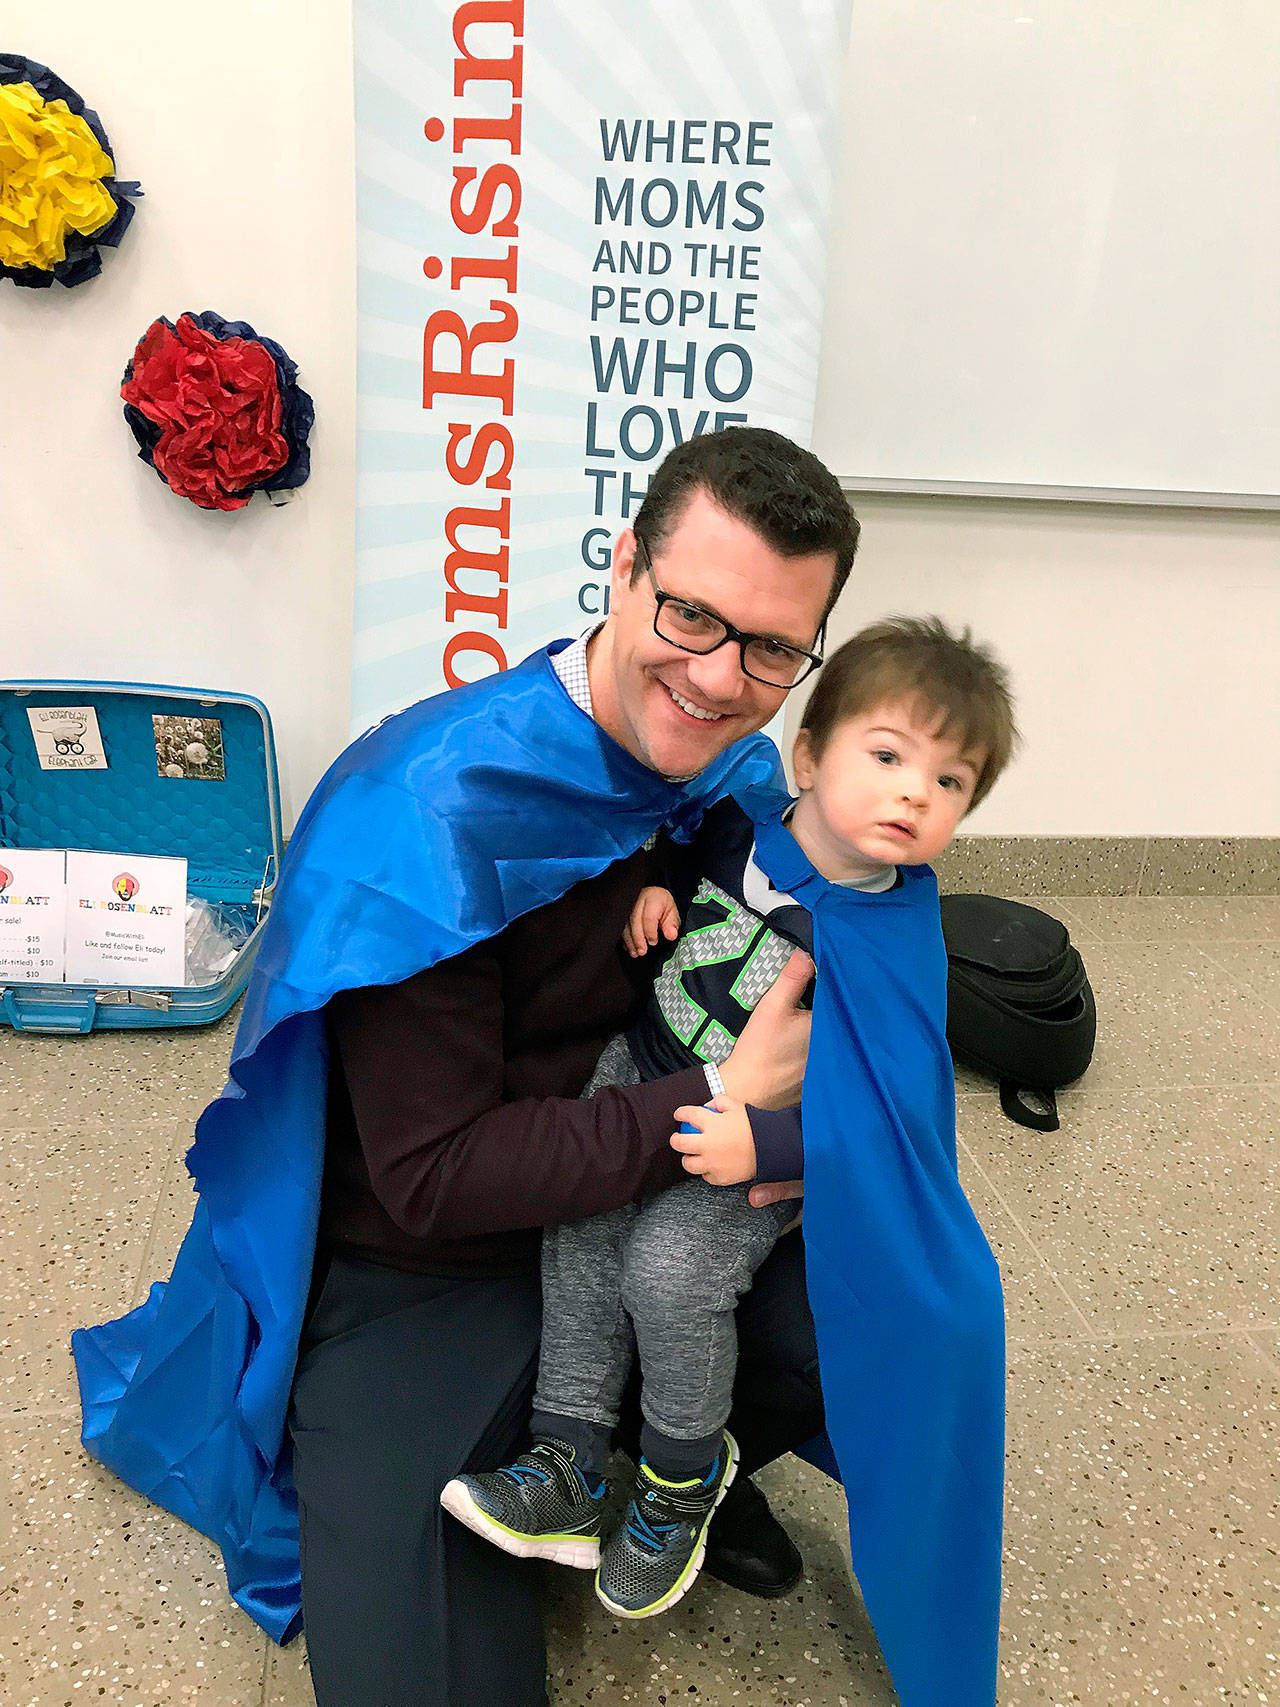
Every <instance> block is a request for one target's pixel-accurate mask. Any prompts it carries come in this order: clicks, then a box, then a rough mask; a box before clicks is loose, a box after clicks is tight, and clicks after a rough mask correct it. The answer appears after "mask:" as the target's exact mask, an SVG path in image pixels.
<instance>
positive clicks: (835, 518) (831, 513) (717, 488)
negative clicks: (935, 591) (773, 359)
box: [632, 427, 860, 622]
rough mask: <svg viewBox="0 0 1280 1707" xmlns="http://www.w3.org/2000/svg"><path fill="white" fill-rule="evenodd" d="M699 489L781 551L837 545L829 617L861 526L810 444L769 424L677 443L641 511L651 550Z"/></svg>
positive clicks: (801, 553) (640, 526)
mask: <svg viewBox="0 0 1280 1707" xmlns="http://www.w3.org/2000/svg"><path fill="white" fill-rule="evenodd" d="M695 492H705V493H706V495H707V496H708V498H710V499H711V500H712V502H713V503H715V504H718V505H719V506H720V508H721V509H722V510H724V511H725V512H726V514H728V515H731V516H733V517H734V518H735V519H736V520H738V521H741V522H746V524H747V526H748V527H751V528H754V529H755V531H756V532H757V533H758V534H759V535H760V537H761V538H762V539H763V540H765V542H766V543H767V544H768V545H770V546H772V548H773V549H774V550H775V551H776V552H778V553H779V554H780V555H781V556H783V557H808V556H811V555H813V554H816V553H817V552H821V551H830V552H832V553H833V554H834V555H835V560H836V567H835V574H834V576H833V577H832V582H831V594H830V596H829V598H828V599H827V603H826V606H825V608H824V610H823V613H822V619H823V621H824V622H825V621H826V618H827V614H828V612H829V611H830V609H831V607H832V605H834V604H835V602H836V600H837V599H838V598H839V596H840V593H841V591H842V589H843V587H844V584H845V582H846V581H847V580H848V579H849V571H850V569H851V568H852V567H853V554H854V552H855V551H856V550H857V549H858V534H859V531H860V529H859V523H858V518H857V517H856V516H855V515H854V513H853V511H852V510H851V509H850V508H849V505H848V501H847V500H846V498H845V495H844V493H843V492H842V491H841V490H840V483H839V481H838V480H837V479H836V477H835V475H834V474H832V473H831V471H830V470H829V469H828V468H827V467H826V465H825V464H824V463H822V462H820V461H819V460H818V458H817V457H816V456H815V455H814V454H813V452H812V451H809V450H804V449H803V448H802V447H801V446H800V445H798V444H796V443H794V441H793V440H791V439H789V438H787V437H785V436H784V435H783V434H782V433H775V432H773V431H772V430H771V429H770V428H768V427H726V428H725V429H724V430H723V431H722V432H719V433H700V434H698V435H697V436H696V437H695V438H692V439H687V440H686V441H685V443H684V444H682V445H677V446H676V448H675V449H674V450H673V451H671V452H670V454H669V455H668V456H666V457H665V458H664V459H663V461H662V462H661V464H660V465H659V466H658V468H657V469H655V471H654V473H653V476H652V478H651V480H650V482H649V490H648V492H647V493H646V494H645V498H644V502H643V503H642V504H641V506H640V509H639V511H638V512H637V514H636V518H635V531H636V532H637V533H638V534H639V535H640V537H641V538H642V539H643V540H644V542H645V544H646V545H647V546H648V547H649V550H650V552H652V553H654V554H656V553H657V552H658V551H659V550H660V549H661V546H662V544H663V542H664V540H666V539H667V538H668V536H669V535H670V534H671V533H672V532H673V531H674V530H675V528H676V527H677V526H678V524H679V521H680V517H681V516H682V515H683V513H684V510H685V506H686V505H687V504H688V502H689V500H690V499H691V498H692V497H693V495H694V493H695ZM639 568H640V566H639V564H636V565H635V566H634V567H633V569H632V578H633V579H634V577H635V576H636V574H638V573H639Z"/></svg>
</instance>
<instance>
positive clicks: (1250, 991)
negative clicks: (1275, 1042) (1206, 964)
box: [1204, 937, 1280, 1014]
mask: <svg viewBox="0 0 1280 1707" xmlns="http://www.w3.org/2000/svg"><path fill="white" fill-rule="evenodd" d="M1249 941H1250V943H1251V944H1253V945H1255V946H1257V947H1259V948H1265V947H1267V946H1268V945H1267V944H1265V943H1260V942H1258V940H1257V938H1256V937H1251V938H1250V939H1249ZM1204 952H1205V954H1207V955H1208V957H1209V959H1210V960H1212V961H1213V963H1214V965H1215V966H1219V967H1221V969H1222V970H1223V971H1224V972H1225V973H1226V974H1227V976H1228V977H1229V978H1230V979H1231V982H1232V984H1233V985H1234V986H1235V987H1236V989H1237V991H1238V992H1239V993H1240V994H1241V995H1244V996H1251V997H1252V998H1253V1000H1254V1001H1255V1002H1261V1003H1262V1005H1263V1006H1264V1007H1265V1008H1269V1009H1270V1011H1271V1012H1272V1013H1274V1014H1280V1000H1278V999H1276V998H1275V997H1272V996H1268V995H1266V994H1265V993H1264V992H1263V991H1262V990H1260V989H1259V988H1258V986H1257V985H1256V984H1254V983H1253V982H1252V981H1251V980H1250V979H1249V978H1247V977H1245V975H1244V974H1243V973H1242V972H1239V971H1237V970H1236V968H1235V967H1233V966H1231V965H1230V964H1229V963H1228V962H1227V961H1226V960H1224V959H1220V958H1219V957H1218V956H1217V955H1216V954H1214V953H1213V951H1212V950H1211V949H1208V948H1206V949H1205V950H1204Z"/></svg>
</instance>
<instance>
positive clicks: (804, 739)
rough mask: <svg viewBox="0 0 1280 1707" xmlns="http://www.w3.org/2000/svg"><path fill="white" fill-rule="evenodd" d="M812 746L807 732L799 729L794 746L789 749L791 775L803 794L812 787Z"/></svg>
mask: <svg viewBox="0 0 1280 1707" xmlns="http://www.w3.org/2000/svg"><path fill="white" fill-rule="evenodd" d="M813 766H814V758H813V744H812V742H811V741H810V740H809V731H808V730H807V729H801V730H800V732H799V733H798V734H797V736H796V742H795V746H794V747H792V749H791V774H792V775H793V776H794V777H795V779H796V787H797V788H798V789H799V790H800V791H801V793H803V792H804V790H805V789H806V788H812V787H813Z"/></svg>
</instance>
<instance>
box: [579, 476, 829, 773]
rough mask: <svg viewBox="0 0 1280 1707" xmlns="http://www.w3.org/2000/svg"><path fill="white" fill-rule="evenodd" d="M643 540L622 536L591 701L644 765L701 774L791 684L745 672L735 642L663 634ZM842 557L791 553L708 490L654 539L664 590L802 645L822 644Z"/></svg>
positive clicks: (597, 644)
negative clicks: (691, 641) (640, 558)
mask: <svg viewBox="0 0 1280 1707" xmlns="http://www.w3.org/2000/svg"><path fill="white" fill-rule="evenodd" d="M635 551H636V545H635V536H634V534H632V533H631V531H630V529H628V530H627V531H626V532H624V533H623V534H622V535H621V536H620V537H619V539H618V542H617V544H616V545H615V547H614V552H613V576H612V581H611V586H610V594H609V619H608V621H607V622H606V624H605V626H604V628H603V629H602V630H601V632H600V633H598V634H597V635H596V636H595V638H594V639H593V640H592V642H591V644H590V647H589V649H588V671H589V679H590V683H591V704H592V710H593V712H594V715H595V719H596V721H597V722H598V723H599V724H600V726H601V728H603V729H604V730H605V731H606V732H607V733H608V734H610V735H612V736H613V738H614V740H615V741H617V742H618V743H619V745H621V746H623V747H625V748H626V749H627V751H628V752H629V753H631V754H632V755H633V756H634V757H635V758H637V759H639V760H640V761H641V763H642V764H646V765H648V766H649V767H650V768H651V769H652V770H655V771H657V772H658V773H659V774H660V775H662V776H668V777H685V776H693V775H695V774H696V773H697V772H698V771H700V770H702V769H704V768H705V767H706V766H707V765H709V764H710V763H711V761H712V760H713V759H714V758H717V757H718V756H719V754H721V753H723V752H724V750H725V749H726V747H729V746H731V745H732V744H733V742H735V741H738V740H741V738H742V737H743V736H744V735H750V734H751V733H753V732H754V731H755V730H757V729H761V728H763V727H764V725H765V724H766V723H767V722H768V721H769V719H770V718H771V717H772V716H773V715H774V713H775V712H776V711H777V710H778V708H779V706H780V705H781V704H782V702H783V700H784V699H785V698H786V695H785V693H784V692H783V691H782V689H780V688H775V687H769V686H766V684H765V683H763V682H757V681H753V680H752V678H751V677H750V676H746V675H744V674H743V673H742V659H741V655H740V653H739V649H738V647H737V645H736V644H735V643H734V642H733V641H728V642H727V643H726V644H725V645H723V646H721V647H719V648H718V649H717V650H716V651H714V652H708V653H706V654H705V655H703V656H697V655H695V654H694V653H691V652H683V651H681V649H680V648H679V647H678V646H673V645H672V644H671V643H670V641H667V640H663V639H661V638H660V636H659V635H657V634H656V633H655V632H654V627H653V619H654V613H655V610H656V604H655V600H654V596H653V590H652V587H651V585H650V582H649V577H648V576H647V575H643V574H642V575H639V576H638V577H637V578H636V579H635V580H634V581H633V580H632V567H633V563H634V560H635ZM835 567H836V559H835V554H834V552H828V551H824V552H818V553H815V554H813V555H811V556H804V557H784V556H783V555H782V554H781V552H778V551H775V550H774V549H773V547H772V546H771V545H769V544H768V543H767V541H765V540H764V539H763V538H762V537H761V535H760V534H758V533H757V532H756V531H755V529H754V528H752V527H750V526H749V525H748V524H747V523H746V522H743V521H739V520H738V519H737V518H736V517H734V516H731V515H729V514H728V512H727V511H725V510H722V509H721V508H720V506H719V505H718V504H716V503H715V502H714V501H713V500H712V499H711V498H709V497H708V496H707V494H706V493H705V492H695V493H694V494H693V496H692V497H691V498H690V499H689V502H688V503H687V505H686V506H685V508H684V510H683V511H682V512H681V513H680V515H679V516H678V517H677V519H676V521H675V525H674V526H673V527H672V528H671V530H670V531H669V533H668V534H667V537H666V538H665V539H664V540H662V541H661V542H660V543H659V544H657V545H656V546H655V547H654V550H653V570H654V574H655V576H656V578H657V581H658V584H659V585H660V586H661V588H662V591H663V592H664V593H670V594H672V595H674V596H676V597H678V598H684V599H688V600H689V602H690V603H691V604H695V605H699V606H700V607H701V608H702V609H703V610H707V611H710V612H712V613H713V614H714V615H715V616H719V617H722V618H723V619H724V620H725V621H726V622H730V623H732V624H733V626H734V627H735V628H739V629H741V630H742V631H743V632H744V633H749V634H762V635H767V636H769V637H770V638H771V639H775V640H782V641H785V642H787V643H788V644H790V645H792V646H798V647H800V648H802V649H803V650H805V651H812V650H813V648H814V644H815V641H816V638H817V633H818V628H819V625H820V624H821V622H822V613H823V609H824V608H825V606H826V602H827V597H828V595H829V593H830V591H831V583H832V579H833V577H834V575H835Z"/></svg>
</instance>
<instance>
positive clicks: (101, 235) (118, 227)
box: [0, 53, 142, 290]
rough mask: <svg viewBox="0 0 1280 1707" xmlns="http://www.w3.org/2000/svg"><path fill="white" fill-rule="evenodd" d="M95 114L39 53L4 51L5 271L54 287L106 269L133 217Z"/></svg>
mask: <svg viewBox="0 0 1280 1707" xmlns="http://www.w3.org/2000/svg"><path fill="white" fill-rule="evenodd" d="M115 170H116V169H115V162H114V160H113V159H112V157H111V145H110V143H109V142H108V140H107V133H106V131H105V130H104V129H103V128H102V121H101V119H99V117H98V115H97V113H95V112H94V111H93V110H92V109H91V108H89V107H86V106H85V104H84V102H83V100H81V98H80V96H79V95H78V94H77V93H76V91H75V90H74V89H73V88H72V87H71V85H70V84H69V83H64V82H63V81H62V79H61V78H60V77H58V76H55V74H54V73H53V72H52V71H50V70H49V68H48V66H47V65H40V64H39V63H37V61H36V60H34V59H24V58H22V56H21V55H20V54H13V53H0V183H3V185H4V196H3V198H0V277H3V278H8V279H12V280H13V282H14V283H15V284H17V285H26V286H30V287H33V288H35V289H37V290H43V289H47V288H48V287H49V285H51V284H52V283H53V281H54V280H55V279H57V281H58V282H59V284H63V285H68V286H70V285H78V284H83V283H84V282H85V280H86V279H91V278H95V277H96V276H97V275H98V273H100V272H101V271H102V255H101V252H100V251H101V249H102V247H103V246H104V245H107V246H109V247H112V248H114V247H115V245H116V244H117V243H119V241H120V239H121V238H122V237H123V236H124V233H125V231H126V230H127V229H128V226H129V222H130V220H132V218H133V204H132V203H131V202H130V201H129V199H128V198H129V197H130V196H137V195H141V194H142V191H141V189H140V188H139V186H138V185H137V184H136V183H122V182H121V181H120V180H119V179H118V178H117V177H116V176H115Z"/></svg>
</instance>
